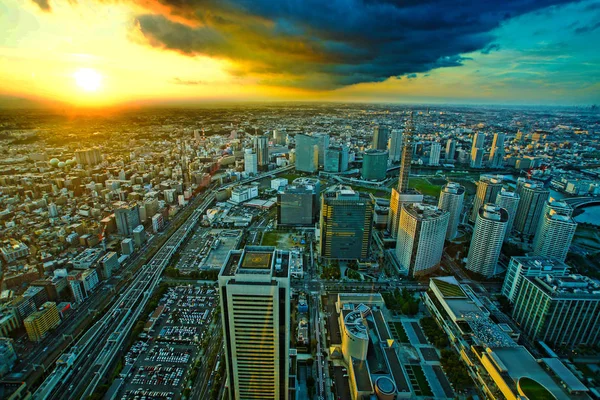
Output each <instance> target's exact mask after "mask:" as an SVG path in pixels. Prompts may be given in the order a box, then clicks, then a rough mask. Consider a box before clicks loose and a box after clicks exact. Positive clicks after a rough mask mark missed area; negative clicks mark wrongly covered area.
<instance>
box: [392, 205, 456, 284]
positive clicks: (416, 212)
mask: <svg viewBox="0 0 600 400" xmlns="http://www.w3.org/2000/svg"><path fill="white" fill-rule="evenodd" d="M449 219H450V213H448V212H447V211H444V210H440V209H438V208H437V207H435V206H430V205H423V204H409V205H403V206H402V212H401V213H400V228H399V229H398V239H397V241H396V256H397V258H398V264H399V269H400V270H399V271H398V272H399V273H402V274H405V275H408V276H419V275H425V274H428V273H430V272H433V271H434V270H435V269H436V268H438V267H439V264H440V261H441V259H442V252H443V250H444V240H445V238H446V230H447V229H448V221H449Z"/></svg>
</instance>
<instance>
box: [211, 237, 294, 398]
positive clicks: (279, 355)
mask: <svg viewBox="0 0 600 400" xmlns="http://www.w3.org/2000/svg"><path fill="white" fill-rule="evenodd" d="M289 270H290V254H289V252H287V251H281V250H277V249H276V248H275V247H270V246H246V247H245V248H244V249H243V250H232V251H230V252H229V255H228V256H227V259H226V260H225V263H224V265H223V267H222V268H221V272H220V273H219V293H220V303H221V315H222V319H223V323H222V326H223V339H224V344H225V346H224V347H225V363H226V366H227V378H228V381H229V399H230V400H251V399H271V400H281V399H289V394H288V390H289V383H288V381H289V351H290V345H289V343H290V273H289Z"/></svg>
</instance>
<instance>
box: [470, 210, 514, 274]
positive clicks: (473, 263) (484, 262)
mask: <svg viewBox="0 0 600 400" xmlns="http://www.w3.org/2000/svg"><path fill="white" fill-rule="evenodd" d="M507 222H508V212H507V211H506V210H505V209H504V208H501V207H499V206H497V205H495V204H492V203H487V204H485V205H484V206H482V207H480V208H479V213H478V214H477V219H476V220H475V228H474V229H473V238H472V239H471V245H470V247H469V255H468V259H467V269H468V270H470V271H473V272H477V273H478V274H481V275H483V276H485V277H488V278H489V277H491V276H494V275H495V274H496V264H498V257H499V256H500V250H501V249H502V242H503V241H504V233H505V232H506V224H507Z"/></svg>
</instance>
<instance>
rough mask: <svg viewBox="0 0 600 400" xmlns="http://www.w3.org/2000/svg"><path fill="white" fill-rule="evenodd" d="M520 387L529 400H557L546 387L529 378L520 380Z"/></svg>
mask: <svg viewBox="0 0 600 400" xmlns="http://www.w3.org/2000/svg"><path fill="white" fill-rule="evenodd" d="M519 386H520V387H521V390H522V391H523V394H524V395H525V396H527V398H528V399H529V400H556V397H554V395H553V394H552V393H550V392H549V391H548V389H546V388H545V387H543V386H542V385H540V384H539V383H537V382H536V381H534V380H533V379H529V378H521V379H519Z"/></svg>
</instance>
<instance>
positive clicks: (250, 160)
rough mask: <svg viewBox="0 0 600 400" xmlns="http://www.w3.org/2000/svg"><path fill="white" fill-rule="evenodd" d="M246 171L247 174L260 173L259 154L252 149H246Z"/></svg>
mask: <svg viewBox="0 0 600 400" xmlns="http://www.w3.org/2000/svg"><path fill="white" fill-rule="evenodd" d="M244 172H245V173H247V174H256V173H258V155H257V154H256V153H255V152H254V151H253V150H252V149H246V150H245V151H244Z"/></svg>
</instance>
